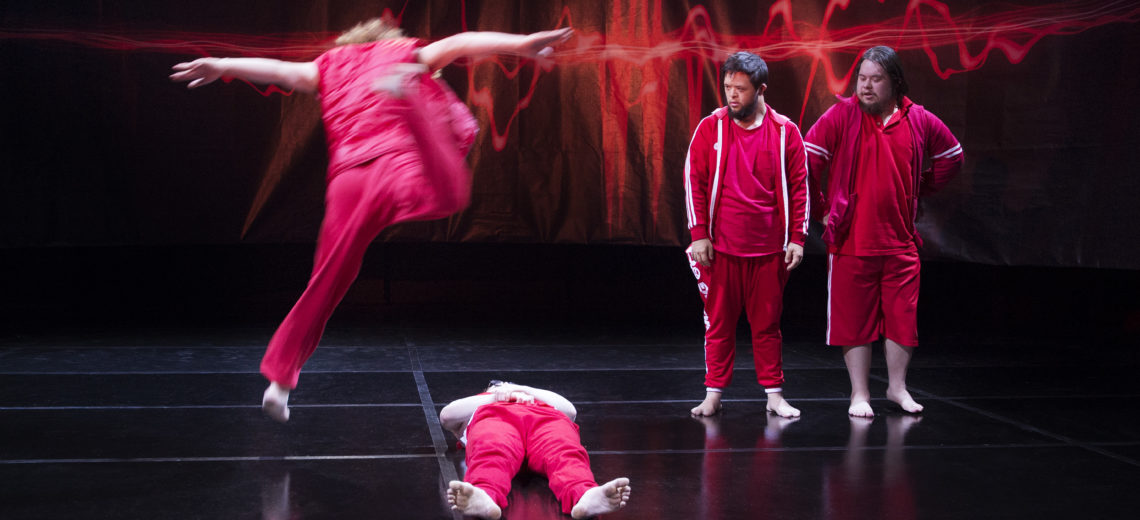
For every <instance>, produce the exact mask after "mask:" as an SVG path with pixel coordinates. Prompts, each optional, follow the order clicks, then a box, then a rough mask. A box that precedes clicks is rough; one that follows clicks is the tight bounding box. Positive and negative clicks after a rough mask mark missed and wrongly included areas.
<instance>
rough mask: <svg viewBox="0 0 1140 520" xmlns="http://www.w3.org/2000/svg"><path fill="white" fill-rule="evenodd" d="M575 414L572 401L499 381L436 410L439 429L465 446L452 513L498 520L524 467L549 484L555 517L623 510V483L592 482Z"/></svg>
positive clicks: (450, 498) (452, 487) (450, 494)
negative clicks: (556, 507) (556, 504)
mask: <svg viewBox="0 0 1140 520" xmlns="http://www.w3.org/2000/svg"><path fill="white" fill-rule="evenodd" d="M577 415H578V411H577V410H576V409H575V408H574V404H573V403H571V402H570V401H569V400H567V399H566V398H565V397H562V396H561V395H558V394H557V393H554V392H551V391H550V390H543V389H540V388H533V387H529V386H523V385H516V384H514V383H506V382H503V381H491V383H490V386H488V387H487V389H486V391H484V392H483V393H481V394H477V395H473V396H470V397H464V398H462V399H457V400H455V401H452V402H451V403H450V404H448V405H447V406H445V407H443V410H441V411H440V412H439V422H440V424H442V425H443V428H444V429H446V430H447V431H450V432H451V433H452V434H454V435H455V437H456V438H457V439H459V442H460V443H462V444H463V445H464V446H465V447H466V449H467V454H466V460H467V474H466V475H465V477H464V481H462V482H461V481H458V480H453V481H451V482H450V483H448V490H447V502H448V503H449V504H450V505H451V509H452V510H455V511H459V512H461V513H463V514H465V515H469V516H475V517H479V518H489V519H497V518H499V517H501V516H502V514H503V509H504V508H506V507H507V495H508V494H509V493H510V491H511V479H512V478H514V476H515V475H516V474H518V473H519V471H520V470H521V469H522V465H523V464H524V463H525V464H526V467H527V469H529V470H530V471H533V472H535V473H538V474H540V475H543V476H545V477H546V478H547V480H549V481H550V490H551V491H553V492H554V495H555V496H556V497H557V498H558V501H559V502H560V503H561V504H562V512H563V513H566V514H569V515H570V516H571V517H573V518H577V519H581V518H590V517H594V516H597V515H601V514H606V513H612V512H614V511H617V510H619V509H621V508H623V507H625V505H626V502H628V501H629V495H630V490H631V487H630V483H629V479H628V478H625V477H622V478H616V479H614V480H611V481H609V482H606V483H605V484H602V485H598V483H597V481H595V480H594V473H593V472H592V471H591V470H590V457H589V455H588V454H587V453H586V449H585V448H584V447H582V441H581V439H580V437H579V436H578V425H577V424H575V423H574V419H575V417H576V416H577Z"/></svg>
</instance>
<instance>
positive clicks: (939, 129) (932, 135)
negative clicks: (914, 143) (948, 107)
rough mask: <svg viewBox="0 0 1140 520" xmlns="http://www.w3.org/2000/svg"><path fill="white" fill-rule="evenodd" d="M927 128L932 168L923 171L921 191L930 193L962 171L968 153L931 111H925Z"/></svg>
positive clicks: (928, 150) (927, 145) (921, 192)
mask: <svg viewBox="0 0 1140 520" xmlns="http://www.w3.org/2000/svg"><path fill="white" fill-rule="evenodd" d="M925 114H926V123H927V125H928V126H927V130H926V135H927V136H929V137H928V138H927V140H926V149H925V152H926V153H927V154H928V155H929V156H930V168H928V169H927V170H926V171H924V172H922V185H921V187H920V190H919V193H920V194H922V195H928V194H931V193H934V192H936V191H938V190H940V189H942V187H943V186H945V185H946V183H948V182H950V179H952V178H954V176H955V175H957V174H958V172H960V171H962V163H963V162H965V159H966V154H965V153H964V152H963V151H962V144H961V143H959V142H958V139H956V138H955V137H954V134H952V133H950V129H949V128H947V127H946V124H945V123H943V122H942V120H941V119H938V117H937V116H935V115H934V114H932V113H930V112H925Z"/></svg>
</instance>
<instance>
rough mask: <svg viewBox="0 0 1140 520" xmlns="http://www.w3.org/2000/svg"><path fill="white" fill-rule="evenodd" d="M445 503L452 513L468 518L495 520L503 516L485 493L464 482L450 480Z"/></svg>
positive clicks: (500, 510) (501, 511)
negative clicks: (461, 514) (449, 506)
mask: <svg viewBox="0 0 1140 520" xmlns="http://www.w3.org/2000/svg"><path fill="white" fill-rule="evenodd" d="M447 503H448V504H450V505H451V510H452V511H459V512H460V513H463V514H465V515H468V516H475V517H479V518H489V519H490V520H495V519H497V518H499V517H500V516H503V510H502V509H500V508H499V506H498V504H495V501H494V500H492V499H491V495H488V494H487V492H486V491H483V490H482V489H479V488H477V487H475V486H472V485H471V484H468V483H466V482H460V481H458V480H452V481H451V482H449V483H448V484H447Z"/></svg>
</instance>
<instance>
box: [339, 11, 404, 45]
mask: <svg viewBox="0 0 1140 520" xmlns="http://www.w3.org/2000/svg"><path fill="white" fill-rule="evenodd" d="M403 37H404V30H403V29H400V28H399V27H398V26H397V25H396V21H395V20H393V19H392V18H391V17H389V16H383V17H380V18H373V19H371V20H367V21H363V22H360V23H358V24H356V26H355V27H353V28H352V29H349V30H347V31H344V32H343V33H341V35H340V36H339V37H337V39H336V44H337V45H351V44H353V43H368V42H374V41H377V40H386V39H389V38H403Z"/></svg>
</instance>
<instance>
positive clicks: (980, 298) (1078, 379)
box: [0, 244, 1140, 520]
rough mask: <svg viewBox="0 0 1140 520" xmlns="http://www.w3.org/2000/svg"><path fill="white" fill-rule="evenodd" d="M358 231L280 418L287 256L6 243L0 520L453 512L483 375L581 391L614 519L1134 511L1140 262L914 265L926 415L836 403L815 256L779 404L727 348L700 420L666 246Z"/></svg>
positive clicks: (1138, 482)
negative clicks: (721, 403)
mask: <svg viewBox="0 0 1140 520" xmlns="http://www.w3.org/2000/svg"><path fill="white" fill-rule="evenodd" d="M376 249H377V250H376V251H370V253H369V255H370V256H369V259H368V263H366V265H365V269H364V271H363V272H362V273H361V277H360V279H358V281H357V283H356V285H355V286H354V288H353V290H352V291H350V293H349V295H348V297H347V298H346V300H345V302H344V303H343V304H342V305H341V307H340V308H339V309H338V311H337V314H336V315H334V317H333V321H332V322H331V323H330V325H329V328H328V330H327V334H326V336H325V339H324V341H323V343H322V346H321V347H320V348H319V349H317V352H316V354H315V355H314V357H313V358H312V359H311V360H310V362H309V363H308V365H306V367H305V371H304V372H303V373H302V376H301V386H300V388H299V389H298V390H297V391H296V392H294V394H293V396H292V397H291V405H292V408H293V418H292V420H290V421H289V423H287V424H284V425H282V424H277V423H275V422H272V421H270V420H268V419H266V418H264V417H263V416H262V414H261V411H260V407H259V402H260V396H261V391H262V389H263V388H264V384H265V383H264V381H263V380H262V378H261V376H260V375H259V374H258V373H257V366H258V361H259V359H260V357H261V354H262V352H263V349H264V346H265V344H266V342H267V341H268V339H269V336H270V335H271V334H272V332H273V329H274V327H275V325H276V323H277V320H279V319H280V318H281V317H282V316H284V314H285V312H286V311H287V310H288V308H289V306H290V305H291V303H292V299H293V298H295V297H296V295H297V294H298V292H299V291H300V289H301V288H302V287H303V284H304V280H305V277H306V273H307V270H308V268H309V267H308V266H309V263H310V258H311V245H309V246H274V247H268V246H240V247H191V246H180V247H170V248H154V247H151V248H44V249H39V250H6V251H4V254H3V255H0V267H3V269H2V270H3V272H4V273H5V276H4V277H3V278H2V279H0V283H3V286H0V289H2V290H0V294H3V298H0V519H5V520H7V519H24V518H35V519H53V518H132V519H133V518H203V519H220V518H226V519H229V518H239V519H240V518H263V519H269V518H273V519H278V518H280V519H286V518H287V519H305V518H308V519H312V518H334V519H342V518H380V519H388V518H409V519H436V518H451V517H452V515H451V513H450V512H449V511H448V510H447V507H446V501H445V499H444V495H443V486H444V483H445V481H447V480H449V479H451V478H454V476H455V475H461V474H462V472H463V469H462V452H461V451H458V450H456V448H455V440H454V439H452V438H451V437H450V434H446V433H444V432H442V431H441V430H440V428H439V426H438V424H437V423H436V422H435V417H436V414H437V413H438V410H439V409H440V407H442V406H443V405H444V404H446V403H447V402H449V401H450V400H452V399H455V398H458V397H462V396H465V395H469V394H472V393H476V392H478V391H479V390H481V389H482V387H483V385H484V384H485V383H486V382H487V381H488V380H489V379H492V378H495V379H506V380H511V381H515V382H519V383H524V384H531V385H534V386H540V387H547V388H550V389H552V390H555V391H557V392H560V393H562V394H563V395H565V396H567V397H568V398H570V399H571V400H572V401H574V402H575V403H576V404H577V406H578V411H579V417H578V423H579V425H580V426H581V432H582V439H583V443H584V444H585V445H586V447H587V449H588V450H589V452H590V455H591V459H592V464H593V468H594V470H595V473H596V475H597V477H598V478H599V479H604V480H608V479H611V478H614V477H618V476H628V477H629V478H631V479H632V481H633V497H632V500H631V502H630V504H629V506H628V508H627V509H626V510H624V511H622V512H620V513H618V514H614V515H610V517H612V518H628V519H674V518H675V519H692V518H695V519H707V520H716V519H740V518H747V519H766V518H771V519H799V518H803V519H858V518H867V519H900V520H905V519H928V518H953V519H955V520H958V519H962V518H1035V519H1036V518H1063V519H1066V520H1068V519H1073V518H1096V519H1101V518H1136V514H1137V511H1140V493H1137V490H1140V416H1138V414H1137V412H1138V411H1140V407H1138V406H1137V404H1136V403H1137V400H1138V399H1140V386H1138V385H1137V384H1136V381H1135V380H1134V378H1136V377H1137V373H1138V372H1140V370H1138V369H1140V355H1138V351H1137V348H1136V347H1137V345H1140V341H1138V340H1137V337H1140V301H1138V300H1137V298H1136V294H1138V293H1140V272H1125V271H1109V270H1093V269H1064V268H1028V267H1022V268H1009V267H989V266H978V265H971V264H957V263H940V262H928V263H926V264H924V266H923V296H922V298H923V301H922V303H921V304H920V311H919V319H920V325H919V328H920V331H922V333H923V336H922V342H923V344H922V346H920V347H919V350H918V351H917V352H916V354H915V358H914V361H913V364H912V368H911V374H910V383H911V392H912V393H913V394H914V395H915V396H916V397H917V398H918V399H919V401H920V402H922V403H923V404H925V405H926V411H925V413H923V414H922V415H921V416H909V415H904V414H902V413H901V412H900V411H897V410H891V409H890V408H889V407H888V406H886V403H885V402H884V401H883V400H876V401H875V402H874V403H873V405H874V406H875V407H876V410H877V411H878V413H879V415H877V416H876V417H875V418H874V419H873V420H853V419H850V418H848V416H847V414H846V409H847V404H848V403H847V393H848V383H847V375H846V372H845V369H844V367H843V362H842V360H841V357H840V355H839V353H838V352H835V351H834V350H830V349H829V348H828V347H826V346H824V345H823V341H822V337H823V330H822V325H823V323H824V319H825V316H824V315H823V311H824V309H825V298H826V286H825V281H826V272H825V262H824V261H823V260H824V259H823V258H822V257H821V256H819V255H811V256H809V257H808V259H807V261H806V262H805V264H804V266H803V267H801V268H800V269H799V270H797V272H796V273H795V274H794V275H793V277H792V280H791V281H790V282H789V285H788V289H787V291H786V296H785V310H784V321H783V324H784V332H785V344H786V345H785V364H784V368H785V372H786V377H787V383H786V385H785V389H786V395H787V396H788V398H789V399H790V400H791V402H792V403H793V404H794V405H796V406H798V407H799V408H800V409H801V410H802V411H803V417H802V418H800V419H799V420H796V421H786V420H781V419H778V418H775V417H772V416H770V415H768V414H766V413H765V411H764V394H763V390H762V389H761V388H760V387H759V386H758V385H757V384H756V383H755V379H754V372H753V370H752V360H751V356H750V354H749V352H748V349H747V348H746V347H745V346H744V345H743V342H742V345H741V348H740V349H739V355H738V358H737V370H736V377H735V381H734V382H733V385H732V387H731V388H730V389H729V392H728V393H727V394H726V399H727V401H726V410H725V413H724V414H723V415H722V416H721V417H719V418H717V419H713V420H705V421H699V420H696V419H693V418H691V417H689V415H688V410H689V408H691V407H692V406H694V405H695V404H696V403H697V402H698V400H699V399H700V398H701V397H702V395H703V386H702V380H703V363H702V349H701V320H700V304H699V298H698V297H697V294H696V290H695V289H694V288H693V282H692V278H691V275H689V273H688V269H687V266H686V265H685V264H684V261H683V260H682V257H681V253H680V251H679V249H678V248H631V247H608V246H589V247H579V246H549V247H535V246H508V245H475V246H470V245H447V246H437V245H414V244H392V245H384V246H378V247H377V248H376ZM744 337H746V336H744ZM875 358H876V360H877V361H878V363H877V365H876V367H875V369H874V371H873V376H874V380H873V381H872V383H873V385H874V390H875V392H876V395H878V396H881V395H882V393H883V391H884V390H885V386H886V384H885V370H884V369H883V366H882V355H881V351H879V350H878V349H876V354H875ZM511 502H512V506H511V507H509V508H508V509H507V511H506V514H507V518H513V519H516V520H518V519H543V518H559V517H560V515H559V514H558V508H557V505H556V503H555V501H554V498H553V496H552V495H551V494H550V492H549V491H548V490H547V489H546V487H545V482H544V481H543V480H542V479H541V478H533V477H531V478H526V477H523V478H520V479H517V480H516V485H515V490H514V492H513V494H512V496H511Z"/></svg>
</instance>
